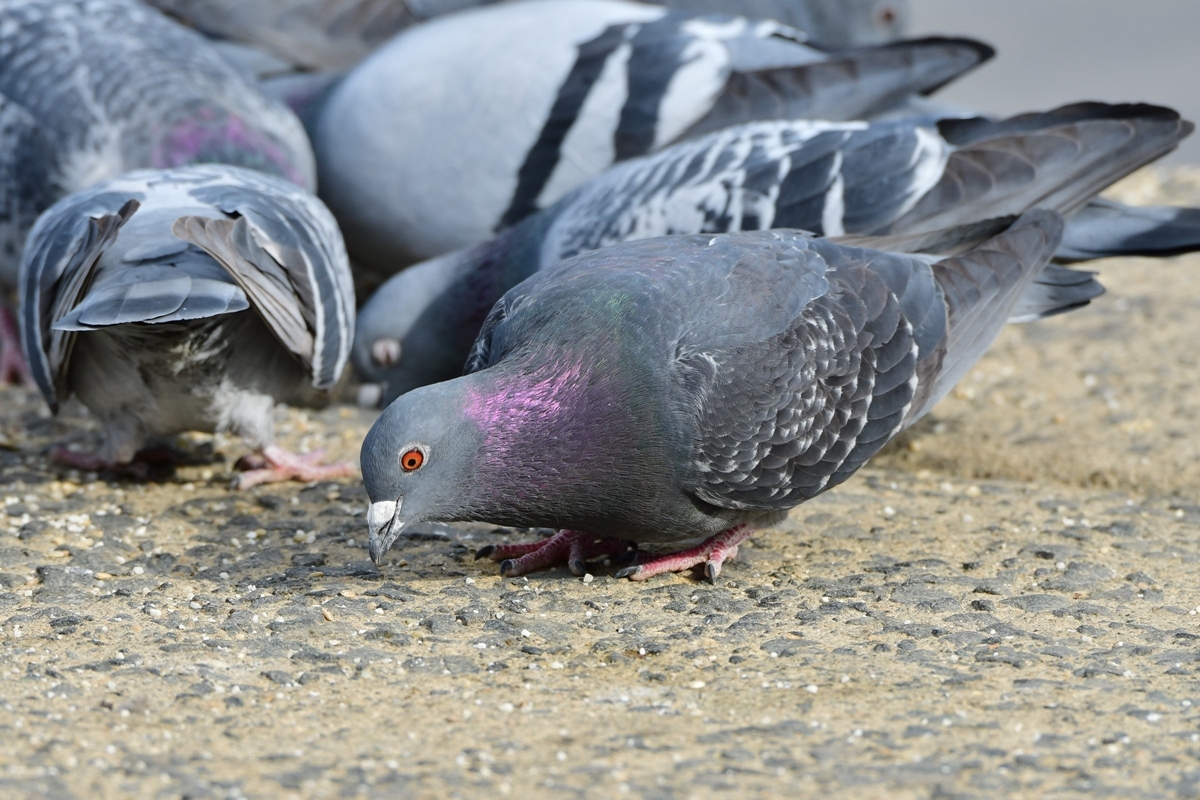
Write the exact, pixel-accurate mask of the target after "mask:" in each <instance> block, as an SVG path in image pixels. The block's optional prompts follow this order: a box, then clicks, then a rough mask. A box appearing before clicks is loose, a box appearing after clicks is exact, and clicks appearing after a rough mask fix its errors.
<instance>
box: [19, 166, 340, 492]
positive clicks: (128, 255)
mask: <svg viewBox="0 0 1200 800" xmlns="http://www.w3.org/2000/svg"><path fill="white" fill-rule="evenodd" d="M20 295H21V296H20V309H21V328H22V340H23V343H24V346H25V355H26V358H27V359H28V360H29V364H30V366H31V368H32V371H33V375H34V378H35V379H36V381H37V386H38V388H39V389H40V390H41V393H42V395H43V397H44V398H45V399H46V402H47V403H49V405H50V407H51V409H52V410H54V411H57V410H58V409H59V407H60V406H61V405H62V403H64V402H65V401H66V400H67V399H68V398H69V397H70V396H71V395H72V394H74V395H76V396H78V397H79V399H80V400H81V401H82V402H83V404H84V405H85V406H87V407H88V409H89V410H90V411H91V412H92V413H93V414H95V415H96V417H97V418H99V420H100V422H101V424H102V426H103V428H104V437H105V438H104V446H103V448H102V450H101V451H100V452H99V453H97V454H94V455H93V454H83V453H75V452H73V451H70V450H65V449H60V450H59V451H58V452H57V453H56V456H57V457H58V459H59V460H60V461H63V462H65V463H67V464H69V465H72V466H76V467H79V468H83V469H89V470H100V469H106V468H119V467H122V466H125V465H129V464H130V462H133V461H134V459H135V456H136V455H137V454H138V452H139V451H140V450H141V449H142V448H143V447H144V446H145V445H147V444H150V443H151V441H152V440H153V439H155V438H157V437H162V436H166V435H171V434H176V433H181V432H184V431H193V430H194V431H208V432H213V431H229V432H231V433H235V434H237V435H239V436H241V437H242V438H243V439H244V440H245V441H246V442H247V443H248V444H249V445H250V446H251V447H252V448H254V449H255V451H256V455H257V459H256V461H257V464H256V468H255V469H252V470H250V471H247V472H244V473H243V474H242V475H241V476H240V477H239V478H238V481H237V485H238V486H239V487H241V488H248V487H250V486H254V485H256V484H259V483H266V482H269V481H279V480H286V479H289V478H296V479H299V480H322V479H327V478H332V477H344V476H348V475H353V474H354V470H353V467H352V466H350V465H323V464H321V463H320V458H321V454H320V453H312V454H307V455H296V454H293V453H290V452H288V451H287V450H284V449H283V448H281V447H279V446H278V445H276V444H274V418H273V412H274V408H275V404H276V403H278V402H303V401H305V400H306V393H307V392H308V391H311V390H312V389H318V390H320V389H327V388H329V387H332V386H333V385H334V384H335V383H336V382H337V380H338V378H339V377H340V375H341V374H342V370H343V369H344V367H345V364H346V362H347V360H348V358H349V354H350V341H351V333H352V331H353V330H354V294H353V286H352V279H351V276H350V264H349V261H348V259H347V257H346V252H345V247H344V245H343V244H342V238H341V235H340V234H339V233H338V230H337V226H336V224H335V223H334V221H333V217H332V216H331V215H330V214H329V212H328V210H327V209H326V208H325V207H324V206H323V205H322V204H321V202H320V201H319V200H317V198H315V197H313V196H312V195H310V194H308V193H307V192H304V191H303V190H301V189H300V188H298V187H296V186H295V185H293V184H291V183H288V182H286V181H284V180H282V179H279V178H274V177H272V176H270V175H265V174H263V173H259V172H254V171H251V170H247V169H241V168H238V167H229V166H223V165H215V164H214V165H198V166H193V167H178V168H175V169H169V170H140V171H136V172H132V173H129V174H127V175H124V176H122V177H119V178H114V179H112V180H109V181H104V182H101V183H99V184H97V185H95V186H93V187H92V188H91V189H88V190H85V191H83V192H77V193H76V194H73V195H70V196H69V197H66V198H64V199H63V200H60V201H59V202H57V203H55V204H54V205H53V206H51V207H50V209H49V210H47V211H46V213H45V214H43V215H42V216H41V217H40V218H39V219H38V221H37V224H36V225H34V228H33V230H32V232H31V233H30V235H29V242H28V246H27V247H26V250H25V259H24V262H23V263H22V266H21V281H20Z"/></svg>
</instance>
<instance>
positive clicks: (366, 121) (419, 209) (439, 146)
mask: <svg viewBox="0 0 1200 800" xmlns="http://www.w3.org/2000/svg"><path fill="white" fill-rule="evenodd" d="M802 38H803V37H802V35H801V34H800V33H798V32H797V31H795V30H794V29H792V28H788V27H786V26H784V25H782V24H780V23H777V22H770V21H754V20H747V19H743V18H740V17H728V16H720V15H716V16H700V17H698V16H694V15H689V14H685V13H680V12H667V11H666V10H665V9H663V8H661V7H658V6H649V5H643V4H639V3H629V2H624V0H524V2H510V3H503V4H499V5H496V6H489V7H487V8H483V9H476V10H472V11H468V12H463V13H460V14H452V15H448V16H445V17H441V18H438V19H436V20H434V21H432V22H429V23H426V24H423V25H419V26H417V27H415V28H412V29H410V30H407V31H405V32H404V33H402V34H400V35H399V36H397V37H396V38H394V39H393V40H392V41H390V42H389V43H388V44H387V45H385V46H384V47H382V48H381V49H380V50H378V51H376V52H375V53H374V54H373V55H372V56H371V57H370V58H368V59H367V60H366V61H364V62H363V63H362V64H360V65H359V66H358V67H357V68H355V69H354V70H353V71H351V72H350V73H349V74H348V75H347V76H346V78H345V79H344V80H342V81H341V82H340V83H338V84H337V85H336V86H335V87H334V88H333V89H331V90H330V92H329V94H328V96H327V97H326V98H325V99H324V100H323V101H322V102H321V103H320V105H319V108H318V109H316V110H314V111H311V112H310V113H311V116H310V117H309V128H310V131H311V133H312V137H313V146H314V148H315V150H316V153H317V161H318V165H319V173H320V175H319V177H320V185H321V197H322V198H323V199H324V200H325V201H326V202H327V203H328V204H329V207H330V209H331V210H332V211H333V213H334V215H335V216H336V217H337V219H338V222H339V223H340V225H341V226H342V230H343V232H344V233H345V235H346V241H347V246H348V247H349V249H350V255H351V257H353V258H354V259H355V263H356V265H361V266H363V267H366V268H369V269H372V270H375V271H377V272H378V273H379V274H381V275H382V276H383V277H387V276H388V275H391V274H392V273H394V272H396V271H397V270H399V269H400V268H402V267H404V266H406V265H408V264H411V263H413V262H415V261H420V260H422V259H426V258H431V257H433V256H436V255H440V254H442V253H445V252H448V251H450V250H454V249H456V248H459V247H463V246H468V245H472V244H476V243H478V242H481V241H485V240H486V239H488V238H489V237H491V236H492V235H493V234H494V233H495V231H496V230H497V229H499V228H503V227H507V226H509V225H511V224H513V223H515V222H517V221H519V220H520V219H522V218H523V217H525V216H527V215H529V214H531V213H533V212H535V211H537V210H538V209H540V208H544V207H546V206H548V205H550V204H551V203H553V202H554V201H555V200H557V199H558V198H560V197H562V196H563V195H564V194H566V193H567V192H569V191H571V190H572V189H574V188H576V187H577V186H579V185H581V184H582V183H584V182H586V181H587V180H589V179H591V178H593V177H596V176H597V175H599V174H600V173H601V172H603V171H604V170H605V169H607V168H608V167H609V166H610V165H611V164H613V163H614V162H616V161H623V160H627V159H630V158H634V157H637V156H641V155H644V154H646V153H650V152H653V151H656V150H659V149H661V148H663V147H664V146H666V145H669V144H671V143H672V142H674V141H676V140H679V139H681V138H685V137H690V136H696V135H700V134H703V133H707V132H711V131H714V130H719V129H721V128H725V127H728V126H729V125H732V124H736V123H741V122H747V121H751V120H757V119H775V118H794V117H815V118H822V119H852V118H857V117H860V116H862V115H864V114H870V113H873V112H875V111H878V110H882V109H884V108H887V107H889V106H890V105H893V104H895V103H897V102H899V101H901V100H903V99H904V98H905V97H907V96H908V95H910V94H913V93H917V92H930V91H933V90H934V89H936V88H938V87H939V86H941V85H943V84H944V83H946V82H947V81H949V80H951V79H953V78H955V77H956V76H958V75H960V74H962V73H963V72H965V71H966V70H968V69H971V68H972V67H974V66H977V65H978V64H980V63H981V62H983V61H984V60H986V59H987V58H990V57H991V55H992V52H993V51H992V50H991V48H989V47H987V46H986V45H983V44H980V43H978V42H973V41H970V40H962V39H924V40H914V41H908V42H896V43H893V44H888V45H883V46H880V47H875V48H866V49H861V50H855V51H850V52H847V53H844V54H836V53H835V54H827V53H825V52H823V51H820V50H817V49H815V48H813V47H810V46H808V45H806V44H804V43H803V41H802Z"/></svg>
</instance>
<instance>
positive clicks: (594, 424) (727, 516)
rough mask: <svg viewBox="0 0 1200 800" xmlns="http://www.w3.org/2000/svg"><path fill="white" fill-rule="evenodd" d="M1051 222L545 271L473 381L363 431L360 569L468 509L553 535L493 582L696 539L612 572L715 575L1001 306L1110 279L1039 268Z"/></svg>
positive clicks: (1090, 291)
mask: <svg viewBox="0 0 1200 800" xmlns="http://www.w3.org/2000/svg"><path fill="white" fill-rule="evenodd" d="M1003 224H1008V221H1004V223H1003ZM988 227H989V226H986V225H974V226H967V228H966V230H965V233H964V234H962V235H968V234H978V231H979V230H980V229H987V228H988ZM1002 227H1003V226H1001V229H1002ZM992 230H993V231H994V230H995V226H992ZM950 235H951V236H952V237H953V236H954V235H956V232H953V231H952V232H950ZM1061 235H1062V220H1061V217H1059V215H1058V214H1056V213H1054V212H1051V211H1032V212H1029V213H1027V214H1025V215H1024V216H1022V217H1021V218H1020V219H1019V220H1017V221H1016V222H1015V223H1012V224H1011V227H1008V228H1007V230H1003V229H1002V230H1001V232H1000V233H998V234H997V235H995V236H994V237H992V238H990V239H987V240H986V241H983V242H982V243H979V242H978V238H976V242H975V245H976V246H973V247H970V249H968V250H966V251H965V252H962V253H961V254H960V255H955V256H950V257H948V258H944V259H942V260H937V259H936V258H935V257H922V256H909V255H899V254H894V253H886V252H880V251H877V250H868V249H861V248H859V247H848V246H843V245H839V244H836V243H834V242H832V241H829V240H825V239H814V238H810V237H808V236H806V235H804V234H802V233H799V232H794V231H783V230H775V231H762V232H750V233H746V232H743V233H731V234H720V235H693V236H684V237H664V238H659V239H648V240H643V241H637V242H628V243H624V244H619V245H614V246H612V247H609V248H606V249H604V250H599V251H596V252H594V253H587V254H584V255H581V256H577V257H575V258H572V259H569V260H567V261H564V262H561V263H559V264H557V265H554V266H552V267H550V268H548V269H545V270H542V271H541V272H539V273H537V274H536V275H534V276H533V277H531V278H530V279H528V280H527V281H525V282H524V283H522V284H520V285H519V286H517V287H516V288H514V289H512V290H511V291H509V292H508V293H507V294H506V295H505V296H504V297H503V298H502V299H501V300H500V302H499V303H497V304H496V306H495V308H493V309H492V311H491V313H490V314H489V315H488V319H487V322H486V324H485V325H484V328H483V330H482V331H481V332H480V334H479V338H478V340H477V341H476V344H475V347H474V350H473V351H472V354H471V359H470V362H469V365H468V369H469V374H467V375H464V376H463V377H460V378H456V379H455V380H451V381H447V382H445V383H439V384H435V385H432V386H426V387H423V388H421V389H417V390H414V391H412V392H410V393H408V394H406V395H404V396H403V397H401V398H400V399H399V400H397V401H396V402H395V403H393V404H392V405H391V406H389V407H388V408H387V409H386V410H385V411H384V412H383V414H382V415H381V416H380V418H379V419H378V421H377V422H376V423H375V425H374V426H373V427H372V428H371V431H370V432H369V433H368V434H367V438H366V440H365V441H364V442H363V447H362V454H361V463H362V471H363V480H364V482H365V484H366V489H367V493H368V495H369V496H370V500H371V504H370V509H369V511H368V514H367V520H368V525H369V528H370V539H369V548H370V555H371V558H372V559H373V560H374V561H375V562H376V563H378V562H379V561H380V559H382V557H383V556H384V554H385V553H386V552H387V551H388V548H389V547H391V545H392V544H393V543H394V542H395V541H396V538H397V537H398V536H399V535H400V534H401V533H402V532H403V530H404V529H405V528H406V527H407V526H409V525H411V524H413V523H417V522H431V521H440V522H454V521H461V520H481V521H487V522H492V523H495V524H500V525H508V526H513V527H554V528H560V529H562V532H561V533H559V534H557V535H556V536H553V537H551V538H550V539H547V540H545V541H543V542H539V543H536V544H533V545H505V546H496V547H489V548H484V550H483V551H481V554H482V555H490V556H491V557H492V558H494V559H497V560H502V561H503V564H502V565H501V573H502V574H503V575H506V576H511V575H520V574H522V573H525V572H529V571H531V570H534V569H539V568H542V567H547V566H550V565H551V564H554V563H561V562H563V561H566V562H567V563H568V565H569V566H570V567H571V569H572V571H574V572H576V573H577V574H579V573H581V572H582V570H583V568H584V561H586V559H587V558H589V557H591V556H594V555H600V554H611V553H614V552H618V551H620V550H622V549H624V542H626V541H630V542H635V543H643V542H659V543H667V544H678V543H682V542H686V541H688V540H692V539H696V538H699V537H706V538H704V541H703V543H701V544H700V545H698V546H695V547H691V548H689V549H686V550H684V551H682V552H679V553H673V554H670V555H665V556H659V557H654V558H650V559H649V560H645V561H643V562H642V563H640V564H637V565H636V566H632V567H630V568H628V569H625V570H622V571H621V572H620V573H618V574H619V575H623V576H628V577H631V578H634V579H644V578H648V577H650V576H652V575H656V574H659V573H661V572H666V571H677V570H682V569H686V568H689V567H691V566H695V565H698V564H704V565H705V567H706V570H707V572H708V575H709V576H710V577H711V578H715V577H716V575H717V574H718V573H719V572H720V570H721V564H722V562H723V561H724V560H725V559H727V558H729V557H730V556H731V555H732V554H733V553H734V552H735V551H736V550H737V547H738V545H739V544H740V543H741V542H743V541H745V539H746V538H747V537H748V536H750V535H751V534H752V532H753V531H754V530H755V529H756V528H760V527H763V526H767V525H772V524H774V523H777V522H779V521H780V520H782V519H783V518H784V517H785V516H787V513H788V510H789V509H791V508H792V507H794V506H797V505H799V504H800V503H803V502H804V501H805V500H808V499H810V498H812V497H815V496H816V495H818V494H820V493H821V492H823V491H825V490H826V489H829V488H832V487H833V486H836V485H837V484H839V483H841V482H842V481H844V480H846V479H847V478H848V477H850V476H851V475H852V474H854V472H855V471H856V470H858V469H859V468H860V467H861V466H862V465H863V464H864V463H865V462H866V461H867V459H869V458H870V457H871V456H872V455H874V454H875V453H876V452H877V451H878V450H879V449H880V448H881V447H883V445H884V444H885V443H887V441H888V440H889V439H891V438H892V437H893V436H895V435H896V434H897V433H898V432H900V431H901V430H903V429H904V428H905V427H907V426H908V425H911V424H912V423H913V422H914V421H916V420H917V419H919V418H920V417H921V416H922V415H923V414H925V413H926V412H927V411H928V410H929V409H930V408H931V407H932V406H933V405H934V403H936V402H937V401H938V399H939V398H941V397H942V396H943V395H945V394H946V393H947V392H948V391H949V390H950V388H951V387H952V386H954V384H955V383H956V382H957V381H958V380H959V379H960V378H962V377H963V375H964V374H966V372H967V371H968V370H969V369H970V367H971V366H972V365H973V364H974V363H975V362H976V361H977V360H978V359H979V357H980V356H981V355H983V352H984V351H985V350H986V349H987V347H988V346H989V345H990V344H991V342H992V341H993V339H995V337H996V335H997V334H998V333H999V331H1000V329H1001V327H1003V325H1004V324H1005V322H1006V321H1007V320H1008V319H1010V318H1020V319H1024V318H1029V317H1036V316H1045V315H1048V314H1053V313H1056V312H1059V311H1064V310H1066V309H1069V308H1072V307H1075V306H1078V305H1081V304H1085V303H1087V302H1088V301H1089V300H1090V299H1091V298H1092V297H1095V296H1096V295H1098V294H1099V293H1100V292H1102V291H1103V290H1102V289H1101V287H1100V286H1099V284H1097V283H1096V282H1095V281H1094V280H1093V279H1091V277H1090V276H1089V275H1087V274H1083V273H1076V272H1073V271H1072V270H1070V269H1067V268H1065V267H1057V266H1050V267H1047V264H1048V262H1049V260H1050V258H1051V256H1053V254H1054V250H1055V248H1056V247H1057V246H1058V243H1059V239H1060V237H1061ZM899 238H903V237H898V239H899ZM925 244H926V245H928V244H930V243H928V242H926V243H925ZM968 244H969V242H968ZM947 246H948V242H942V243H941V244H939V245H938V247H939V248H945V247H947ZM958 249H961V246H960V247H959V248H958Z"/></svg>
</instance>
